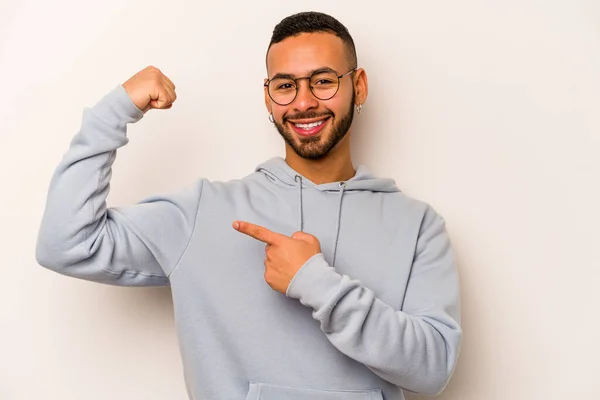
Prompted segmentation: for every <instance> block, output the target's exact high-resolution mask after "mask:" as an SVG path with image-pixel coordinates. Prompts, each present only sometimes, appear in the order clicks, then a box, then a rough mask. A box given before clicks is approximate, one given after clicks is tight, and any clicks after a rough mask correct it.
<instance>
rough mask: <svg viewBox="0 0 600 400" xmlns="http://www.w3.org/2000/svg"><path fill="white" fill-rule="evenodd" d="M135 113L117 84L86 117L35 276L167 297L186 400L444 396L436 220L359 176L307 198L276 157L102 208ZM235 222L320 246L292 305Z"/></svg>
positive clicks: (444, 311)
mask: <svg viewBox="0 0 600 400" xmlns="http://www.w3.org/2000/svg"><path fill="white" fill-rule="evenodd" d="M143 116H144V114H143V113H142V111H141V110H140V109H138V108H137V107H136V105H135V104H134V103H133V102H132V101H131V99H130V98H129V96H128V95H127V92H126V91H125V89H124V88H123V87H122V86H121V85H118V86H117V87H115V88H114V89H113V90H111V91H110V92H109V93H107V94H106V95H105V96H104V97H103V98H102V99H101V100H100V101H99V102H98V103H96V104H95V105H94V106H93V107H86V108H85V109H84V111H83V119H82V125H81V129H80V131H79V132H77V134H76V135H75V136H74V138H73V139H72V141H71V144H70V147H69V149H68V151H67V152H66V153H65V154H64V156H63V158H62V160H61V161H60V163H59V165H58V167H57V169H56V171H55V173H54V175H53V176H52V180H51V183H50V186H49V190H48V197H47V202H46V208H45V212H44V215H43V218H42V222H41V227H40V230H39V234H38V238H37V247H36V258H37V261H38V263H39V264H40V265H42V266H44V267H46V268H49V269H51V270H53V271H56V272H58V273H60V274H64V275H67V276H71V277H76V278H80V279H86V280H89V281H95V282H101V283H105V284H110V285H119V286H166V285H169V286H170V287H171V291H172V296H173V304H174V311H175V320H176V325H177V332H178V339H179V347H180V352H181V357H182V362H183V366H184V374H185V382H186V387H187V392H188V394H189V397H190V399H194V400H200V399H231V400H235V399H239V400H243V399H252V400H316V399H320V400H350V399H352V400H367V399H369V400H378V399H387V400H398V399H403V398H404V395H403V391H407V392H418V393H424V394H438V393H439V392H440V391H442V389H443V388H444V387H445V385H446V384H447V382H448V380H449V378H450V376H451V375H452V373H453V370H454V368H455V365H456V361H457V358H458V354H459V350H460V345H461V336H462V331H461V328H460V298H459V282H458V276H457V268H456V264H455V257H454V253H453V250H452V246H451V243H450V240H449V238H448V234H447V231H446V228H445V223H444V219H443V218H442V217H441V216H440V215H439V214H438V213H437V212H436V211H435V210H434V209H433V208H432V207H431V206H430V205H428V204H427V203H425V202H422V201H419V200H415V199H412V198H409V197H408V196H406V195H404V194H403V193H402V192H401V191H400V190H399V189H398V188H397V186H396V185H395V183H394V181H393V180H390V179H382V178H377V177H375V176H373V174H371V173H370V172H369V170H368V169H367V168H366V167H365V166H364V165H360V166H358V167H357V168H356V175H355V176H354V177H353V178H351V179H349V180H348V181H346V182H334V183H327V184H320V185H317V184H314V183H313V182H311V181H310V180H308V179H306V178H305V177H304V176H302V175H300V174H298V173H297V172H295V171H294V170H293V169H292V168H291V167H290V166H289V165H288V164H287V163H286V162H285V160H284V159H282V158H279V157H275V158H273V159H270V160H268V161H266V162H264V163H263V164H261V165H259V166H258V167H257V168H256V170H255V171H254V172H252V173H251V174H249V175H247V176H245V177H243V178H241V179H235V180H231V181H228V182H213V181H210V180H208V179H206V178H198V179H197V180H196V182H194V183H193V184H191V185H189V186H188V187H186V188H184V189H182V190H180V191H178V192H176V193H170V194H162V195H155V196H152V197H149V198H146V199H144V200H143V201H140V202H139V203H137V204H134V205H130V206H125V207H108V206H107V203H106V197H107V195H108V193H109V181H110V178H111V165H112V164H113V162H114V160H115V157H116V153H117V149H118V148H120V147H122V146H124V145H126V144H127V143H128V140H129V139H128V137H127V124H128V123H135V122H138V121H139V120H141V119H142V118H143ZM234 220H244V221H248V222H252V223H255V224H258V225H261V226H264V227H266V228H268V229H270V230H273V231H275V232H278V233H282V234H286V235H292V234H293V233H294V232H295V231H299V230H302V231H304V232H307V233H310V234H313V235H315V236H316V237H317V238H318V239H319V241H320V242H321V249H322V252H321V253H319V254H317V255H315V256H313V257H312V258H311V259H309V260H308V261H307V262H306V263H305V264H304V265H303V266H302V268H301V269H300V271H299V272H298V273H297V274H296V276H295V277H294V279H293V280H292V282H291V284H290V286H289V288H288V291H287V293H286V294H282V293H279V292H276V291H274V290H272V289H271V288H270V287H269V286H268V284H267V283H266V282H265V280H264V268H265V267H264V264H263V262H264V256H265V253H264V251H265V245H264V243H262V242H259V241H257V240H255V239H253V238H251V237H249V236H246V235H243V234H241V233H240V232H237V231H236V230H235V229H233V228H232V226H231V224H232V222H233V221H234Z"/></svg>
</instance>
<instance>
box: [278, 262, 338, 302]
mask: <svg viewBox="0 0 600 400" xmlns="http://www.w3.org/2000/svg"><path fill="white" fill-rule="evenodd" d="M342 278H343V277H342V275H340V274H338V273H337V272H336V271H335V269H334V268H333V267H331V266H330V265H329V264H328V263H327V261H325V258H324V257H323V253H318V254H315V255H314V256H312V257H311V258H309V259H308V261H306V262H305V263H304V265H303V266H302V268H300V270H299V271H298V272H297V273H296V275H295V276H294V278H293V279H292V281H291V282H290V284H289V286H288V289H287V291H286V296H288V297H291V298H294V299H298V300H300V303H302V304H304V305H305V306H308V307H312V308H313V309H315V310H318V309H320V308H321V307H323V306H324V305H325V303H326V302H327V300H328V299H330V298H331V297H333V296H335V294H336V293H337V291H338V288H339V285H340V282H341V281H342Z"/></svg>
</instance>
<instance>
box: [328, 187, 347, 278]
mask: <svg viewBox="0 0 600 400" xmlns="http://www.w3.org/2000/svg"><path fill="white" fill-rule="evenodd" d="M344 190H346V182H343V181H342V182H340V201H339V203H338V211H337V224H336V226H335V238H334V240H333V262H332V264H331V266H332V267H335V255H336V253H337V244H338V238H339V236H340V220H341V219H342V199H343V198H344Z"/></svg>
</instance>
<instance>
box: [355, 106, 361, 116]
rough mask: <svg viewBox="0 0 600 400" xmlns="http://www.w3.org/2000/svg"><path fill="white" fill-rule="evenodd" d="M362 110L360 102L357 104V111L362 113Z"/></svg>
mask: <svg viewBox="0 0 600 400" xmlns="http://www.w3.org/2000/svg"><path fill="white" fill-rule="evenodd" d="M361 111H362V104H358V105H357V106H356V112H357V113H359V114H360V112H361Z"/></svg>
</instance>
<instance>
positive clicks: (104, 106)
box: [92, 85, 144, 127]
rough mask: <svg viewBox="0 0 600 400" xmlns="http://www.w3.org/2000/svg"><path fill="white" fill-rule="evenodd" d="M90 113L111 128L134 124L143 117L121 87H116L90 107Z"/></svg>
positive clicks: (141, 112) (142, 113)
mask: <svg viewBox="0 0 600 400" xmlns="http://www.w3.org/2000/svg"><path fill="white" fill-rule="evenodd" d="M92 111H93V112H94V114H96V115H97V116H98V117H99V118H101V119H102V120H103V121H104V122H106V123H107V124H109V125H110V126H113V127H122V126H123V125H124V124H127V123H135V122H138V121H139V120H141V119H142V118H143V117H144V112H143V111H142V110H140V109H139V108H138V107H137V106H136V105H135V103H134V102H133V100H131V98H130V97H129V95H128V94H127V91H126V90H125V88H124V87H123V85H117V86H116V87H115V88H113V89H112V90H111V91H110V92H108V93H107V94H106V95H105V96H104V97H103V98H102V99H100V101H98V102H97V103H96V104H95V105H94V107H92Z"/></svg>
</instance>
